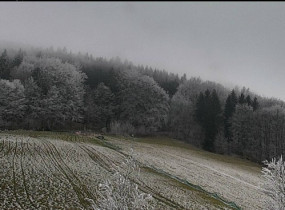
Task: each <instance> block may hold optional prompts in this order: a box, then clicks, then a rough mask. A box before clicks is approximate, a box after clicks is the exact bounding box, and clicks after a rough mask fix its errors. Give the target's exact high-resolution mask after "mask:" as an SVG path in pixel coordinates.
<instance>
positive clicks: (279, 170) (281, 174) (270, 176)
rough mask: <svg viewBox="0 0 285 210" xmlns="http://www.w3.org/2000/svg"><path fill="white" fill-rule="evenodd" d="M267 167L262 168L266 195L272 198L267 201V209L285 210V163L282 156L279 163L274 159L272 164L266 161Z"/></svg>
mask: <svg viewBox="0 0 285 210" xmlns="http://www.w3.org/2000/svg"><path fill="white" fill-rule="evenodd" d="M264 164H265V165H266V166H267V167H263V168H262V175H263V177H264V179H265V183H264V188H265V193H266V194H267V195H268V196H269V197H270V199H269V200H268V201H266V209H278V210H285V162H284V161H283V159H282V156H281V157H280V159H279V160H278V161H276V159H275V158H273V159H272V160H271V161H270V162H268V161H264Z"/></svg>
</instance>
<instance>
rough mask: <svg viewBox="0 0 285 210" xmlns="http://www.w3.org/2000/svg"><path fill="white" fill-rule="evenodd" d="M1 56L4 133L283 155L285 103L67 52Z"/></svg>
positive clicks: (0, 123) (5, 52) (258, 156)
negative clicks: (97, 136) (79, 133)
mask: <svg viewBox="0 0 285 210" xmlns="http://www.w3.org/2000/svg"><path fill="white" fill-rule="evenodd" d="M0 53H1V56H0V78H1V79H0V128H1V129H19V128H22V129H35V130H55V129H61V130H70V129H90V130H96V131H100V132H110V133H115V134H134V135H153V134H157V133H158V132H160V133H161V132H163V133H164V134H167V135H170V136H172V137H175V138H178V139H181V140H184V141H186V142H189V143H191V144H193V145H195V146H197V147H202V148H203V149H205V150H208V151H211V152H217V153H223V154H236V155H239V156H241V157H244V158H247V159H250V160H253V161H256V162H261V161H263V160H264V159H269V158H271V157H275V156H278V155H281V154H283V155H284V151H285V143H284V140H283V138H284V137H283V136H284V132H285V129H284V128H285V111H284V102H283V101H281V100H277V99H273V98H265V97H261V96H259V95H257V94H255V93H253V92H251V91H249V89H246V88H243V89H239V88H235V89H233V90H230V89H228V88H226V87H224V86H223V85H221V84H218V83H215V82H211V81H202V80H201V79H200V78H194V77H192V78H190V79H187V78H186V75H185V74H184V75H183V76H181V77H180V76H178V75H177V74H173V73H168V72H167V71H165V70H158V69H152V68H151V67H144V66H135V65H134V64H132V63H131V62H129V61H124V62H123V61H121V60H120V59H119V58H113V59H109V60H108V59H105V58H102V57H98V58H94V57H93V56H92V55H89V54H87V53H86V54H82V53H78V54H75V53H72V52H68V51H67V49H66V48H63V49H57V50H54V49H53V48H48V49H40V48H38V49H36V48H30V49H12V48H11V49H1V51H0Z"/></svg>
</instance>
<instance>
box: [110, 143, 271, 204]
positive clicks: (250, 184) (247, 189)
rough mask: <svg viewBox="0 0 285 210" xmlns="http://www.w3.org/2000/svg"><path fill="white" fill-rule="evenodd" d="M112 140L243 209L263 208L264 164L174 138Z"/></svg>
mask: <svg viewBox="0 0 285 210" xmlns="http://www.w3.org/2000/svg"><path fill="white" fill-rule="evenodd" d="M111 142H112V143H113V144H116V145H118V146H120V147H122V148H123V149H125V150H126V151H127V148H128V147H129V146H130V145H132V148H133V149H134V151H135V153H136V154H137V156H136V157H137V159H138V160H139V161H141V162H142V163H145V164H147V165H149V166H154V167H156V168H161V169H163V170H164V171H166V172H168V173H170V174H172V175H175V176H177V177H179V178H181V179H184V180H187V181H189V182H191V183H193V184H195V185H199V186H201V187H202V188H203V189H205V190H207V191H209V192H216V193H217V194H219V195H221V196H222V197H224V198H225V199H227V200H229V201H233V202H235V203H236V204H237V205H238V206H239V207H241V208H242V209H264V200H265V199H267V197H266V195H265V194H264V193H263V192H262V188H261V185H262V178H261V167H260V166H259V165H257V164H254V163H251V162H249V161H245V160H240V159H238V158H234V157H229V156H222V155H218V154H213V153H208V152H205V151H201V150H198V149H196V148H193V147H191V146H190V145H187V144H185V143H183V142H179V141H176V142H175V143H174V142H173V140H171V139H166V138H163V139H160V138H156V139H133V140H127V139H126V140H125V141H121V140H119V139H117V138H112V139H111Z"/></svg>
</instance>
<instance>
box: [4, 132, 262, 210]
mask: <svg viewBox="0 0 285 210" xmlns="http://www.w3.org/2000/svg"><path fill="white" fill-rule="evenodd" d="M106 139H107V140H106V141H105V140H99V139H96V138H95V137H92V136H91V137H85V136H76V135H71V134H68V135H65V134H55V133H48V132H46V133H40V132H38V133H37V132H23V133H21V135H19V134H17V135H16V134H5V133H0V165H1V167H0V187H1V189H0V190H1V193H0V209H92V205H91V202H90V201H93V202H95V203H96V202H100V196H99V194H100V190H99V184H100V183H103V182H104V180H106V179H108V178H109V177H110V176H111V175H112V174H113V173H115V172H116V171H124V166H123V165H122V164H121V163H122V162H123V160H124V159H125V158H126V156H127V154H130V152H131V149H130V148H133V157H134V158H135V159H136V160H137V161H138V164H139V166H140V176H137V177H131V181H132V182H135V183H137V184H138V186H139V189H140V190H141V191H142V192H145V193H149V194H151V195H152V196H153V197H154V199H155V209H236V208H235V205H233V203H230V202H231V201H233V202H235V203H236V204H237V205H238V206H240V207H242V208H243V209H262V205H263V203H262V200H263V199H264V195H263V194H262V193H261V191H260V189H259V187H258V186H259V182H260V172H259V170H260V169H259V168H258V166H255V165H253V164H249V163H246V162H243V161H240V162H237V161H236V162H237V163H236V164H234V165H233V164H232V163H231V162H225V161H223V160H220V159H219V158H217V157H220V156H217V157H216V156H215V155H214V157H211V155H212V154H211V155H205V154H206V153H205V152H201V151H199V150H195V149H190V148H183V147H184V146H183V145H182V146H181V145H180V144H181V143H179V142H178V143H177V145H176V141H173V142H175V144H174V145H168V144H165V145H164V144H161V143H159V142H160V141H158V143H155V142H156V140H152V141H151V142H152V143H149V142H148V141H149V140H147V139H143V140H142V141H141V140H138V139H122V138H114V137H106ZM166 140H167V139H166ZM167 141H169V140H167ZM173 142H172V143H173ZM184 181H188V182H190V183H192V184H194V185H199V186H201V187H202V188H203V189H204V190H206V191H207V192H205V191H201V190H199V189H196V188H195V187H193V186H191V185H189V183H188V182H184ZM208 192H210V193H208ZM211 193H217V194H218V195H220V196H221V199H223V198H224V199H225V200H224V201H223V200H221V199H220V198H219V197H218V198H217V197H215V196H212V194H211Z"/></svg>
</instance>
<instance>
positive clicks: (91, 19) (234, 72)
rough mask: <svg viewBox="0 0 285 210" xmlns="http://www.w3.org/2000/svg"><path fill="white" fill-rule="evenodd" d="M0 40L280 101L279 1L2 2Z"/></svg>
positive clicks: (282, 26) (282, 39) (283, 6)
mask: <svg viewBox="0 0 285 210" xmlns="http://www.w3.org/2000/svg"><path fill="white" fill-rule="evenodd" d="M0 27H1V30H0V40H2V41H11V42H18V43H24V44H31V45H34V46H43V47H50V46H53V47H54V48H57V47H66V48H67V49H68V50H71V51H72V52H76V53H77V52H78V51H81V52H83V53H85V52H88V53H91V54H93V56H95V57H97V56H102V57H106V58H111V57H115V56H119V57H120V58H121V59H122V60H125V59H127V60H129V61H132V62H133V63H134V64H142V65H148V66H152V67H154V68H159V69H165V70H167V71H169V72H174V73H179V75H182V74H183V73H186V74H187V76H188V78H190V77H191V76H200V77H201V78H202V79H204V80H212V81H217V82H221V83H222V84H225V85H227V86H234V85H239V86H241V87H242V86H246V87H249V88H250V90H252V91H255V92H257V93H259V94H261V95H263V96H268V97H271V96H273V97H276V98H280V99H283V100H285V93H284V91H283V90H284V89H285V82H284V81H285V72H284V67H285V59H284V55H285V3H284V2H1V3H0Z"/></svg>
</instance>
